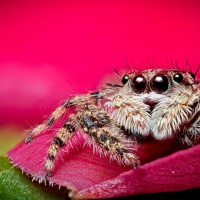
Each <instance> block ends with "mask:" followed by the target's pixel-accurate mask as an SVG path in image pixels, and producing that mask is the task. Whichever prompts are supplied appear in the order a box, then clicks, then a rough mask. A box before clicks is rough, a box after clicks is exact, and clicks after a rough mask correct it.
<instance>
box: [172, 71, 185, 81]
mask: <svg viewBox="0 0 200 200" xmlns="http://www.w3.org/2000/svg"><path fill="white" fill-rule="evenodd" d="M173 80H174V81H175V82H177V83H181V82H182V81H183V75H182V74H181V73H176V74H175V75H174V76H173Z"/></svg>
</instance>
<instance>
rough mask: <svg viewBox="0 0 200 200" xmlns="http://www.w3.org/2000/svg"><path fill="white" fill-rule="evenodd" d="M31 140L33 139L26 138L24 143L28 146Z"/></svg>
mask: <svg viewBox="0 0 200 200" xmlns="http://www.w3.org/2000/svg"><path fill="white" fill-rule="evenodd" d="M32 140H33V138H32V137H31V136H28V137H27V138H26V139H25V143H26V144H28V143H29V142H31V141H32Z"/></svg>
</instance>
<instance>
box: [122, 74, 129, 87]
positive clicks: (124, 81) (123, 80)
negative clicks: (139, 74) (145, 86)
mask: <svg viewBox="0 0 200 200" xmlns="http://www.w3.org/2000/svg"><path fill="white" fill-rule="evenodd" d="M128 79H129V77H128V75H125V76H123V78H122V83H123V84H124V85H125V84H126V83H127V82H128Z"/></svg>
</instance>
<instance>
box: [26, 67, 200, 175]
mask: <svg viewBox="0 0 200 200" xmlns="http://www.w3.org/2000/svg"><path fill="white" fill-rule="evenodd" d="M118 75H119V74H118ZM195 75H196V74H193V73H191V72H184V71H178V70H163V69H156V70H144V71H135V72H130V73H128V74H126V75H124V76H123V77H122V78H121V84H120V83H119V84H106V86H104V87H102V88H101V89H100V90H99V91H97V92H91V93H87V94H83V95H78V96H74V97H72V98H70V99H69V100H68V101H66V102H65V103H64V104H63V105H61V106H59V107H58V108H57V109H56V110H55V111H54V112H53V113H52V114H51V116H50V117H49V119H48V120H47V121H45V122H44V123H43V124H41V125H38V126H37V127H36V128H34V129H33V130H32V131H31V133H30V134H29V135H28V137H27V139H26V140H25V142H26V143H28V142H30V141H31V140H32V139H33V138H35V137H36V136H37V135H39V134H40V133H41V132H43V131H44V130H46V129H48V128H49V127H51V126H52V124H54V122H55V121H57V120H59V119H60V118H61V116H63V115H64V114H65V112H66V110H67V109H69V108H72V107H73V108H74V112H73V113H72V114H70V115H69V117H68V118H67V119H66V121H65V123H64V124H63V126H62V127H61V128H60V129H59V130H58V131H57V134H56V135H55V137H54V139H53V140H52V142H51V144H50V146H49V148H48V152H47V157H46V159H45V169H46V177H48V176H50V175H51V173H52V172H53V170H54V167H55V166H54V163H55V158H56V156H57V153H58V149H59V148H62V147H63V145H65V144H66V143H68V142H69V140H70V138H71V137H72V135H73V134H74V133H76V132H78V131H82V132H84V133H85V134H87V135H88V136H89V137H90V138H91V140H92V141H93V143H94V144H97V145H98V146H99V147H100V148H102V149H103V150H104V151H105V152H107V153H109V155H111V156H113V157H114V159H115V160H118V161H120V162H121V163H123V164H125V165H127V166H128V165H129V166H130V165H131V166H137V165H138V164H139V160H138V158H137V156H136V155H135V154H134V153H133V152H132V151H131V150H132V149H131V141H133V140H134V139H133V138H137V136H140V137H142V138H146V137H152V138H154V139H157V140H164V139H168V138H172V137H177V138H178V139H180V140H181V141H182V142H184V143H187V144H188V145H190V144H192V143H193V142H195V141H196V139H197V138H198V137H199V135H200V104H199V97H200V90H199V87H198V82H197V81H196V80H195ZM127 133H128V134H127Z"/></svg>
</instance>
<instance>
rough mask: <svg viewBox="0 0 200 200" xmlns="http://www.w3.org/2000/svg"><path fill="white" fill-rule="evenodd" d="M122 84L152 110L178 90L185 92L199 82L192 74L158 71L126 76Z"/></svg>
mask: <svg viewBox="0 0 200 200" xmlns="http://www.w3.org/2000/svg"><path fill="white" fill-rule="evenodd" d="M122 83H123V85H124V87H126V88H129V91H130V90H131V92H133V94H134V95H137V96H140V97H141V98H142V99H143V101H144V103H145V104H148V105H149V106H150V107H151V108H152V107H154V106H155V104H157V103H158V102H159V101H161V100H162V99H163V98H165V97H166V96H169V95H171V94H174V91H177V89H178V90H182V91H183V90H185V89H186V90H187V89H188V88H189V87H190V88H194V86H195V84H196V83H197V82H196V81H195V77H194V76H193V74H192V73H190V72H183V71H177V70H163V69H157V70H145V71H141V72H135V73H130V74H126V75H124V76H123V78H122Z"/></svg>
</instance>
